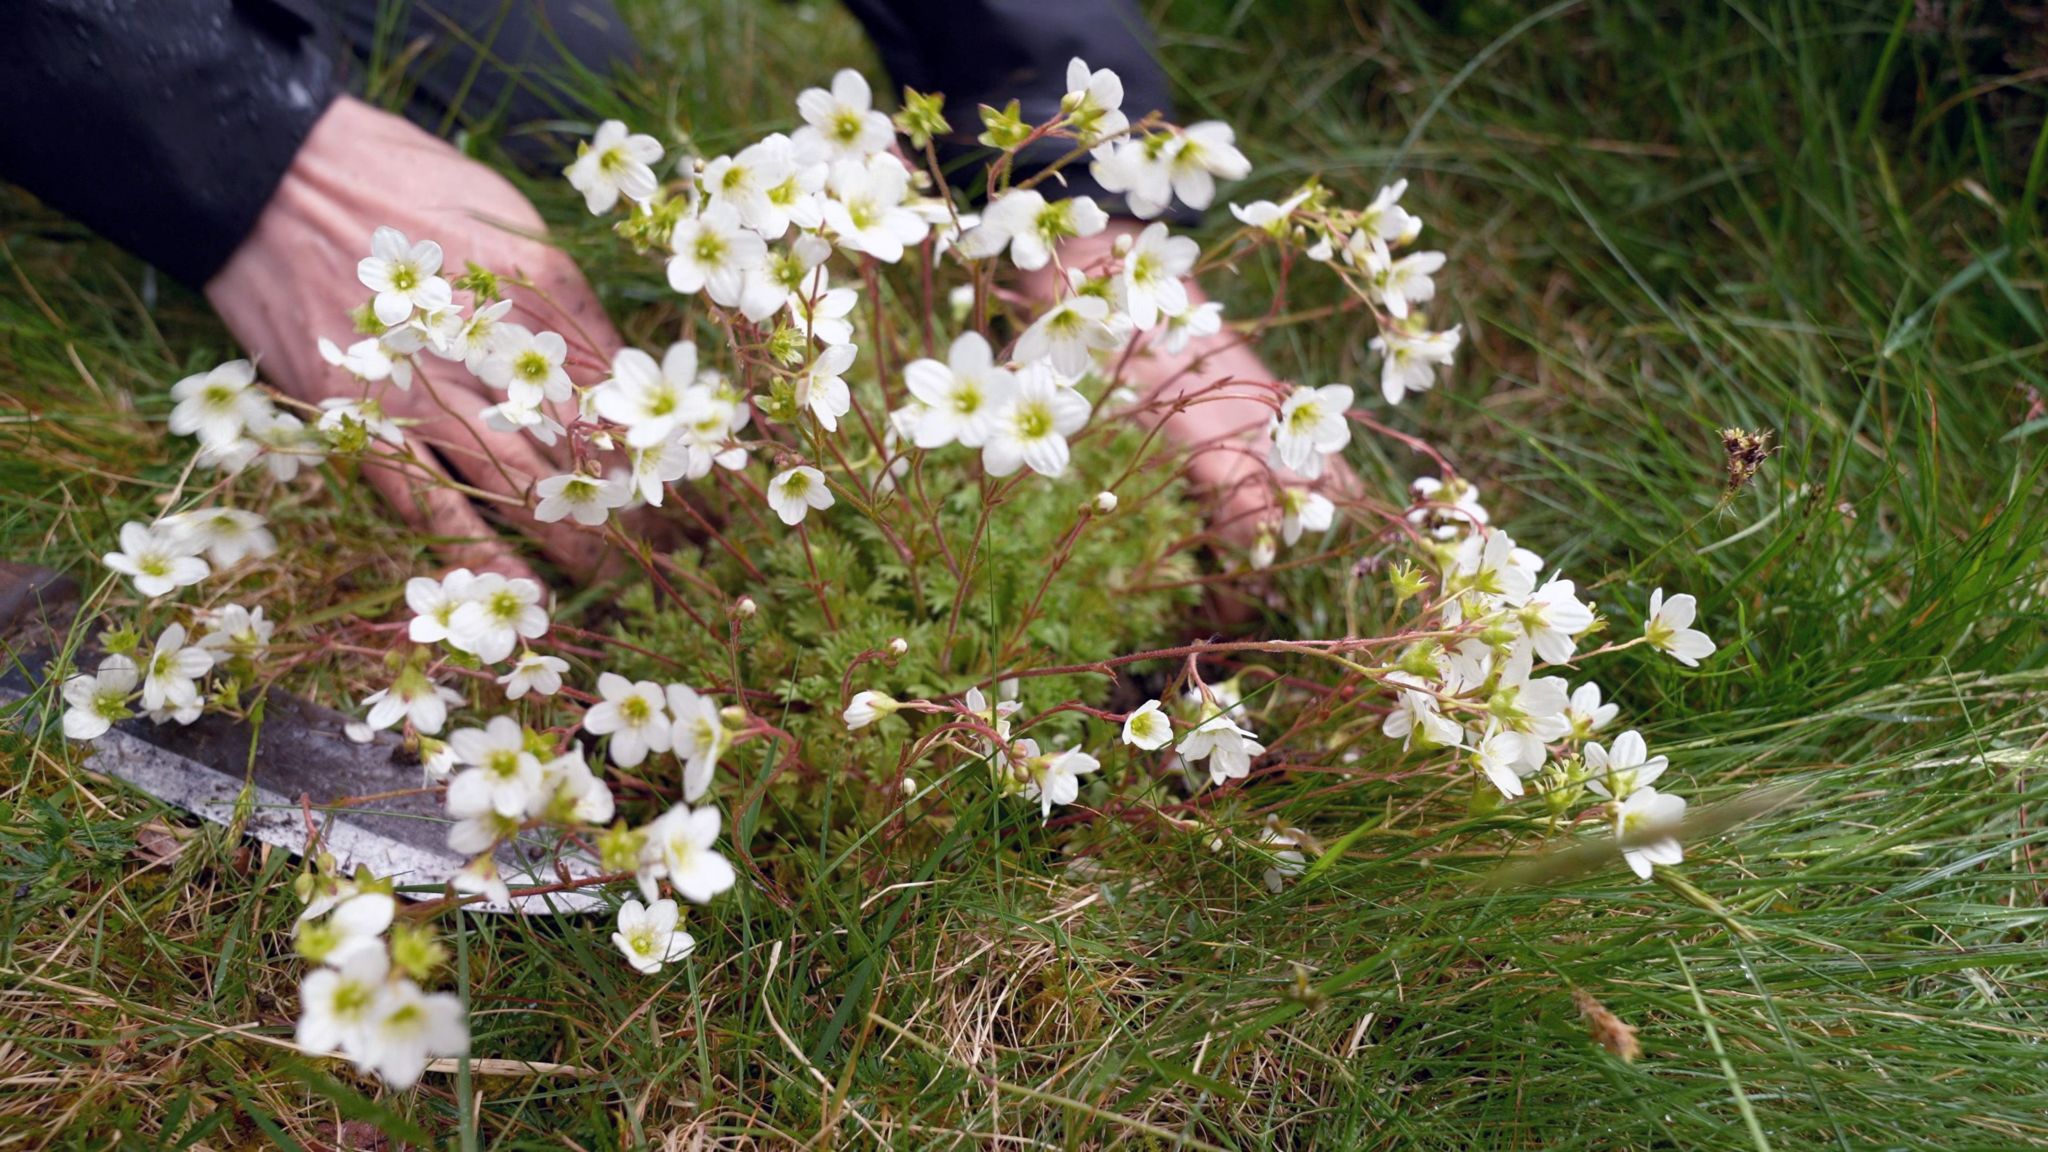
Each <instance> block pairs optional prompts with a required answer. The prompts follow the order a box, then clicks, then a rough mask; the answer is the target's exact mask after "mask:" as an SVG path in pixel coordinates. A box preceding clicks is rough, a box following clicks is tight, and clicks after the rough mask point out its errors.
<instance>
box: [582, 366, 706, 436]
mask: <svg viewBox="0 0 2048 1152" xmlns="http://www.w3.org/2000/svg"><path fill="white" fill-rule="evenodd" d="M696 383H697V346H696V345H695V344H692V343H690V342H689V341H688V340H680V341H677V342H676V343H674V344H671V345H669V349H668V351H667V352H666V353H664V354H663V355H662V358H661V363H660V364H656V363H655V362H654V357H652V356H650V355H648V354H647V353H645V352H642V351H641V350H640V349H638V348H622V349H620V350H619V352H618V355H616V356H613V357H612V374H611V377H610V378H609V379H606V380H604V381H602V382H600V383H599V384H598V385H597V387H595V388H593V389H591V391H590V405H591V407H593V408H595V409H596V410H597V414H598V415H599V416H602V417H604V418H605V419H607V420H609V421H611V422H612V423H614V424H618V425H622V426H624V428H625V429H626V443H627V444H630V445H632V446H633V447H635V448H646V447H648V446H649V445H653V444H659V443H661V442H662V441H663V440H666V439H668V436H669V433H671V432H674V431H675V430H676V429H677V428H678V427H680V426H681V425H683V424H684V423H685V422H686V421H689V420H694V419H696V418H697V417H698V416H700V415H701V413H699V412H693V411H691V410H690V405H689V404H688V400H689V398H690V395H691V391H692V388H693V386H694V385H695V384H696Z"/></svg>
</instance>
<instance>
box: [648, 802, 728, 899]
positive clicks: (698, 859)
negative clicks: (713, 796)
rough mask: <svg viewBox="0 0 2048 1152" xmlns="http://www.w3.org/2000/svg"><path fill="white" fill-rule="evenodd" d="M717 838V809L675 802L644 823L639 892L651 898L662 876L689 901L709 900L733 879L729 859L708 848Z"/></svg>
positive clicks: (725, 887)
mask: <svg viewBox="0 0 2048 1152" xmlns="http://www.w3.org/2000/svg"><path fill="white" fill-rule="evenodd" d="M717 842H718V809H716V808H696V809H692V808H691V807H690V806H689V805H687V804H678V805H676V806H675V807H673V808H671V809H669V810H668V811H667V812H664V813H663V814H662V815H661V816H660V818H658V819H657V820H655V822H654V823H653V824H650V825H648V827H647V844H646V847H645V848H644V849H643V851H642V855H641V860H640V868H639V880H640V891H641V893H642V894H643V895H644V896H646V897H647V899H649V900H652V899H654V896H655V885H656V883H657V882H658V881H660V880H664V879H665V880H667V881H668V883H669V886H670V887H671V888H674V889H675V890H676V894H677V895H679V896H681V897H682V898H683V899H685V900H688V901H689V902H690V903H692V904H708V903H710V901H711V898H712V897H714V896H716V895H718V894H719V893H720V892H723V891H725V890H726V889H728V888H731V887H732V886H733V881H734V880H735V879H737V877H736V876H735V874H734V873H733V870H732V864H731V862H730V861H728V860H726V858H725V857H723V856H721V855H719V854H718V853H717V852H715V851H713V850H712V845H714V844H716V843H717Z"/></svg>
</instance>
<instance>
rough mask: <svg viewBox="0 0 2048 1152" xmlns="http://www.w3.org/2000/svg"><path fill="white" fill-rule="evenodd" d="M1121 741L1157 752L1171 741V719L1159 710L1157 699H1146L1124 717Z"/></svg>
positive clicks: (1134, 746)
mask: <svg viewBox="0 0 2048 1152" xmlns="http://www.w3.org/2000/svg"><path fill="white" fill-rule="evenodd" d="M1123 741H1124V743H1126V744H1129V745H1130V746H1131V747H1133V748H1142V749H1144V750H1145V751H1147V752H1157V751H1159V750H1160V749H1161V748H1164V747H1166V746H1167V745H1168V744H1171V743H1172V742H1173V721H1171V720H1169V719H1167V718H1166V713H1165V712H1163V711H1161V710H1160V708H1159V701H1157V700H1147V701H1145V703H1144V704H1143V705H1141V706H1139V708H1138V710H1137V711H1136V712H1133V713H1131V714H1130V715H1129V716H1126V717H1124V735H1123Z"/></svg>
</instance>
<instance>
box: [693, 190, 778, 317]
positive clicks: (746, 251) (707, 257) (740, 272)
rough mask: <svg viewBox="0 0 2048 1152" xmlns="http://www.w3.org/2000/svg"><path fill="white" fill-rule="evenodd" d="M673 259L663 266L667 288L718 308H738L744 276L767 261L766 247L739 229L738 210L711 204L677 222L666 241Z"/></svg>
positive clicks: (744, 228) (741, 226) (757, 237)
mask: <svg viewBox="0 0 2048 1152" xmlns="http://www.w3.org/2000/svg"><path fill="white" fill-rule="evenodd" d="M669 246H670V247H671V248H672V249H673V250H674V251H675V255H674V256H672V257H670V258H669V262H668V286H669V287H671V288H673V289H675V290H676V291H678V292H681V293H683V294H684V295H686V296H687V295H692V294H694V293H697V292H703V293H704V294H705V295H706V296H709V297H711V301H712V303H714V304H718V305H720V306H721V307H725V308H733V307H737V306H738V304H739V302H740V294H741V292H742V291H743V290H744V289H745V287H746V279H747V274H748V273H749V272H752V271H754V270H756V269H758V268H760V267H761V266H762V264H763V263H765V262H766V261H767V259H768V243H767V241H765V240H762V239H761V236H760V234H759V233H757V232H754V231H753V230H752V229H749V228H748V227H747V226H746V225H744V224H742V223H740V214H739V210H738V209H736V208H734V207H733V206H732V205H730V204H722V203H719V204H712V205H710V206H708V207H706V208H705V209H704V211H703V212H702V213H701V214H699V215H696V216H686V217H684V218H683V219H682V220H681V221H679V222H677V224H676V227H675V231H674V232H673V233H672V234H671V235H670V236H669Z"/></svg>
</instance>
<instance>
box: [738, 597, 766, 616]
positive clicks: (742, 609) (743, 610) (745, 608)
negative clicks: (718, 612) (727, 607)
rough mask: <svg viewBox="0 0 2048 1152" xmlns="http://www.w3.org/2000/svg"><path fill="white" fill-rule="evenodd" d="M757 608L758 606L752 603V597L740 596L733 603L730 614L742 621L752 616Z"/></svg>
mask: <svg viewBox="0 0 2048 1152" xmlns="http://www.w3.org/2000/svg"><path fill="white" fill-rule="evenodd" d="M758 608H759V605H757V604H755V603H754V598H753V597H752V596H742V597H740V598H739V599H738V600H735V601H733V605H732V614H733V615H735V616H737V617H739V618H740V619H742V620H744V619H746V618H747V617H749V616H752V615H753V614H754V613H755V611H756V610H757V609H758Z"/></svg>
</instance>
